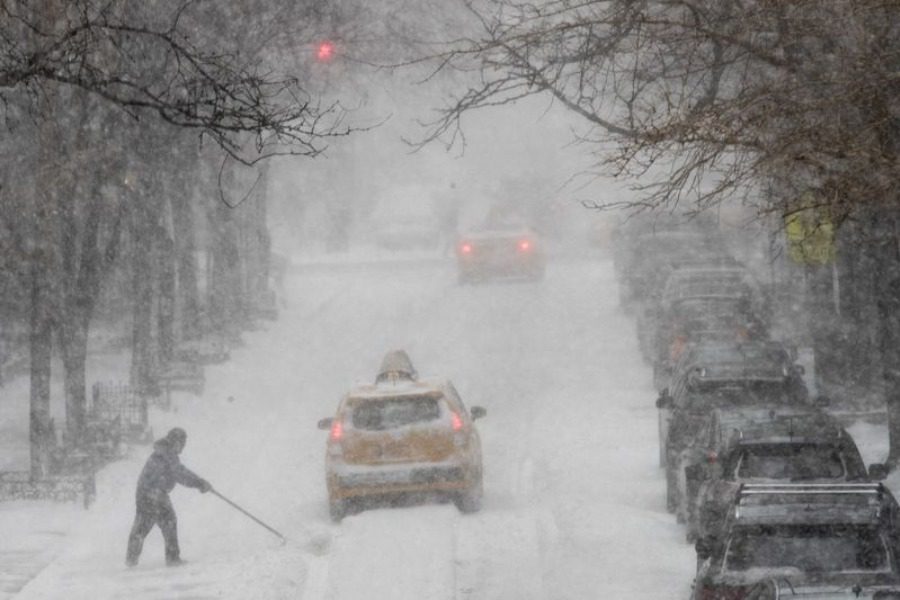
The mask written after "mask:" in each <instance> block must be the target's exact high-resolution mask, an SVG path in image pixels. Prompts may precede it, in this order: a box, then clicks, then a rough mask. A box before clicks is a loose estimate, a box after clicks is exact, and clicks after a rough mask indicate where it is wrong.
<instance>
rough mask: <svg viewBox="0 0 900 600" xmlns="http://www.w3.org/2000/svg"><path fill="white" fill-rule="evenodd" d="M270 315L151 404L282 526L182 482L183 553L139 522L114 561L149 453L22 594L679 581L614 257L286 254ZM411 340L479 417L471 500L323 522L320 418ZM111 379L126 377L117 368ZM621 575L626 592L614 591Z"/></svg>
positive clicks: (240, 594)
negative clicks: (483, 280) (134, 540)
mask: <svg viewBox="0 0 900 600" xmlns="http://www.w3.org/2000/svg"><path fill="white" fill-rule="evenodd" d="M286 287H287V290H286V292H287V293H286V306H285V308H284V309H283V310H282V313H281V317H280V319H279V321H278V322H276V323H268V324H266V325H265V326H264V330H260V331H256V332H252V333H248V334H246V335H245V340H246V345H245V347H243V348H240V349H238V350H236V351H234V352H233V353H232V360H231V361H230V362H228V363H227V364H224V365H220V366H214V367H210V368H208V370H207V387H206V391H205V393H204V395H203V396H202V397H193V396H183V397H179V398H178V399H177V402H176V406H177V411H173V412H170V413H156V414H154V429H155V430H156V431H157V433H161V432H164V431H165V430H166V429H167V428H168V427H170V426H173V425H176V424H177V425H180V426H182V427H184V428H185V429H186V430H187V431H188V435H189V439H188V444H187V448H186V449H185V451H184V453H183V455H182V459H183V461H184V462H185V464H187V465H188V466H189V467H191V468H193V469H194V470H195V471H197V472H198V473H200V474H201V475H202V476H204V477H206V478H207V479H209V480H210V481H211V482H212V483H213V485H215V486H216V489H217V490H219V491H221V492H222V493H223V494H225V495H227V496H229V497H231V498H232V499H233V500H235V501H237V502H239V503H240V504H242V505H244V506H245V507H247V508H248V509H249V510H251V511H252V512H254V513H255V514H258V515H259V516H260V517H262V518H263V519H264V520H266V521H267V522H269V523H270V524H271V525H273V526H274V527H275V528H277V529H279V530H281V531H282V532H284V533H285V535H286V536H287V537H288V538H289V539H290V542H289V543H288V544H286V545H284V546H282V545H280V543H279V541H278V539H277V538H275V537H274V536H272V535H271V534H269V533H267V532H266V531H265V530H263V529H262V528H260V527H258V526H257V525H255V524H253V523H252V522H250V521H249V520H247V519H246V518H245V517H243V516H242V515H240V514H238V513H236V512H235V511H234V510H232V509H231V508H229V507H228V506H227V505H225V504H224V503H223V502H221V501H220V500H218V499H217V498H215V497H213V496H212V495H209V494H208V495H201V494H199V493H197V492H196V491H194V490H187V489H179V490H176V492H175V493H174V495H173V500H174V503H175V506H176V508H177V510H178V514H179V519H180V521H179V533H180V538H181V541H182V554H183V555H184V557H185V558H186V559H187V560H188V561H190V562H189V564H188V565H187V566H186V567H181V568H178V569H166V568H165V567H163V566H162V565H163V559H162V543H161V540H160V536H159V534H158V533H157V532H155V531H154V532H153V533H151V534H150V536H149V538H148V541H147V544H146V546H145V549H144V555H143V557H142V562H141V565H140V566H139V567H137V568H136V569H133V570H128V569H126V568H125V567H124V564H123V560H124V547H125V541H126V537H127V534H128V529H129V527H130V525H131V519H132V516H133V492H134V483H135V480H136V477H137V474H138V472H139V470H140V468H141V465H142V463H143V460H144V459H145V458H146V456H147V453H148V452H149V448H139V449H137V450H135V452H134V453H133V456H132V457H130V458H129V459H128V460H125V461H121V462H119V463H116V464H114V465H111V466H110V467H108V468H107V469H105V470H104V471H103V472H102V473H101V474H100V478H99V480H98V486H99V499H98V502H97V504H95V505H94V506H93V507H92V509H91V510H90V511H87V512H82V513H79V514H78V518H79V520H80V522H79V523H78V524H77V526H76V527H74V528H73V529H72V530H71V531H70V533H69V535H68V536H67V537H66V538H65V543H64V546H63V547H64V549H63V551H62V552H61V553H59V554H58V555H57V556H56V558H55V559H54V560H53V561H52V563H51V564H50V565H49V566H48V567H47V568H46V569H44V570H43V571H42V572H40V574H38V575H37V576H36V577H35V578H34V579H33V580H32V581H31V582H30V583H28V585H26V586H25V587H24V588H23V589H22V590H21V591H20V592H19V593H18V595H16V596H15V598H17V599H21V600H31V599H38V598H54V599H55V598H67V599H68V598H71V599H73V600H77V599H85V600H88V599H89V600H100V599H106V598H110V599H112V598H134V599H148V600H149V599H151V598H153V599H156V598H159V599H162V598H167V599H172V598H179V599H200V598H241V599H244V598H260V599H271V598H301V599H305V600H320V599H331V600H349V599H357V598H360V599H361V598H366V599H369V598H373V599H382V598H383V599H390V600H405V599H410V600H412V599H415V600H433V599H434V600H444V599H446V600H463V599H465V600H476V599H478V600H481V599H504V600H506V599H509V600H520V599H528V598H533V599H536V600H540V599H554V600H555V599H560V600H581V599H584V600H587V599H591V600H594V599H598V598H618V597H626V596H627V597H628V598H636V599H637V598H645V599H648V600H650V599H653V600H658V599H666V598H683V597H685V596H686V595H687V594H688V590H689V587H690V581H691V576H692V571H693V566H694V555H693V549H692V548H691V547H690V546H688V545H687V544H686V543H685V541H684V531H683V529H682V528H681V527H680V526H677V525H676V524H675V521H674V518H673V517H671V516H670V515H668V514H667V513H666V511H665V507H664V494H663V490H664V481H663V477H662V473H661V471H660V470H659V469H658V468H657V467H656V457H657V450H656V415H655V408H654V407H653V400H654V396H655V394H654V392H653V389H652V387H651V381H650V373H649V370H648V369H647V367H645V366H644V365H643V364H642V362H641V360H640V358H639V355H638V351H637V346H636V340H635V336H634V330H633V327H634V326H633V322H632V320H631V319H629V318H626V317H625V316H624V315H623V314H622V313H621V311H620V310H619V309H618V307H617V303H616V297H617V296H616V286H615V281H614V279H613V274H612V267H611V264H610V263H609V262H607V261H602V260H587V259H585V260H581V261H561V262H555V263H552V264H551V265H550V267H549V269H548V272H547V277H546V279H545V280H544V281H543V282H542V283H540V284H531V283H496V284H488V285H480V286H472V287H460V286H457V285H456V283H455V274H454V271H453V268H452V265H451V264H444V263H442V262H439V261H420V262H416V263H409V264H400V263H398V264H396V265H394V266H391V265H381V266H378V265H368V266H365V267H362V266H353V265H344V266H341V267H340V268H334V269H309V268H307V269H296V270H295V271H293V273H292V275H291V277H290V278H289V279H288V281H287V282H286ZM394 348H405V349H406V350H407V351H408V352H409V354H410V356H411V357H412V359H413V361H414V363H415V364H416V366H417V367H418V369H419V371H420V373H422V374H440V375H444V374H445V375H447V376H449V377H450V378H451V379H452V380H453V381H454V383H455V384H456V387H457V388H458V389H459V391H460V394H461V395H462V397H463V399H464V400H465V401H466V402H467V403H468V404H469V405H470V406H472V405H482V406H484V407H486V408H487V411H488V416H487V418H485V419H483V420H480V421H478V427H479V430H480V432H481V437H482V445H483V452H484V461H485V501H484V509H483V510H482V512H480V513H478V514H475V515H460V514H459V513H458V512H457V511H456V509H455V508H454V507H453V505H452V504H447V505H416V506H410V507H404V508H398V509H390V508H383V509H376V510H371V511H367V512H362V513H360V514H357V515H354V516H351V517H348V518H347V519H345V520H344V522H343V523H341V524H340V525H333V524H331V523H330V521H329V520H328V511H327V506H326V494H325V486H324V475H323V450H324V442H325V439H324V433H323V432H321V431H319V430H318V429H316V421H317V420H318V419H319V418H321V417H325V416H330V415H331V413H332V412H333V410H334V408H335V406H336V403H337V400H338V398H339V396H340V394H341V393H342V392H343V391H344V390H346V389H347V388H348V387H349V386H351V385H352V384H353V383H354V382H359V381H369V380H371V379H372V378H373V376H374V373H375V369H376V367H377V366H378V364H379V361H380V359H381V357H382V355H383V353H384V352H385V351H387V350H390V349H394ZM123 375H124V374H123ZM626 591H627V594H626V593H625V592H626Z"/></svg>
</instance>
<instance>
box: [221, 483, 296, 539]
mask: <svg viewBox="0 0 900 600" xmlns="http://www.w3.org/2000/svg"><path fill="white" fill-rule="evenodd" d="M209 491H210V492H212V493H213V494H215V495H216V496H218V497H219V498H221V499H222V500H224V501H225V502H227V503H228V504H230V505H231V506H232V507H233V508H236V509H237V510H239V511H241V512H242V513H244V514H245V515H247V516H248V517H250V518H251V519H253V520H254V521H255V522H256V523H257V524H258V525H262V526H263V527H265V528H266V529H268V530H269V531H271V532H272V533H274V534H275V535H277V536H278V537H279V538H281V543H282V545H284V544H286V543H287V538H286V537H284V536H283V535H281V534H280V533H279V532H278V531H276V530H275V529H274V528H273V527H269V526H268V525H266V524H265V523H263V522H262V521H260V520H259V519H257V518H256V517H254V516H253V515H251V514H250V513H249V512H247V511H246V510H244V509H243V508H241V507H240V506H238V505H237V504H235V503H234V502H232V501H231V500H229V499H228V498H226V497H225V496H223V495H222V494H220V493H219V492H217V491H216V490H215V489H213V488H210V489H209Z"/></svg>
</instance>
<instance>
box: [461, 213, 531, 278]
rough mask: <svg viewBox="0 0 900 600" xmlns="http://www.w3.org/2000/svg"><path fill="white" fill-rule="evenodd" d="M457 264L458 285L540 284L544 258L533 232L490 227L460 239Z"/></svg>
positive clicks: (518, 226)
mask: <svg viewBox="0 0 900 600" xmlns="http://www.w3.org/2000/svg"><path fill="white" fill-rule="evenodd" d="M456 264H457V267H458V275H459V282H460V283H472V282H475V281H484V280H487V279H496V278H523V279H531V280H540V279H542V278H543V277H544V270H545V265H546V258H545V255H544V248H543V244H542V242H541V240H540V238H539V237H538V235H537V234H536V233H535V232H534V231H532V230H530V229H529V228H527V227H525V226H522V225H517V224H506V225H498V224H492V225H490V226H486V227H485V228H482V229H480V230H477V231H472V232H470V233H468V234H466V235H463V236H462V237H461V238H460V239H459V241H458V243H457V245H456Z"/></svg>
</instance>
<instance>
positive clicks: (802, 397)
mask: <svg viewBox="0 0 900 600" xmlns="http://www.w3.org/2000/svg"><path fill="white" fill-rule="evenodd" d="M801 374H802V368H801V367H799V366H797V365H795V364H794V363H793V360H792V358H791V354H790V352H788V350H787V349H786V348H785V347H784V345H783V344H780V343H778V342H740V343H735V342H704V343H700V344H695V345H692V346H690V347H689V348H688V349H686V350H685V351H684V352H683V353H682V356H681V357H680V358H679V360H678V362H677V363H676V366H675V368H674V369H673V374H672V378H671V385H669V386H668V387H667V388H665V389H664V390H663V391H662V392H661V393H660V396H659V398H657V400H656V407H657V408H658V409H659V413H658V419H659V460H660V466H663V467H664V466H666V455H667V444H668V438H669V428H670V423H671V422H672V420H673V418H675V417H676V416H677V415H679V414H680V415H681V416H680V417H679V418H681V419H684V420H685V423H684V424H683V426H684V427H687V429H686V432H685V433H684V435H686V436H688V437H687V438H684V439H690V437H691V436H693V435H694V434H695V433H696V432H698V431H699V430H700V427H701V426H702V424H703V422H704V421H703V419H704V418H708V417H709V416H710V414H711V413H710V411H711V410H712V409H713V408H715V407H717V406H722V405H726V404H729V403H731V404H733V405H735V406H741V405H748V406H751V405H754V404H761V403H778V404H808V401H809V392H808V390H807V389H806V385H805V384H804V382H803V379H802V376H801ZM694 413H696V415H695V416H696V417H698V419H699V420H697V421H696V423H694V425H690V426H689V425H688V423H687V421H688V420H690V419H691V418H692V415H694Z"/></svg>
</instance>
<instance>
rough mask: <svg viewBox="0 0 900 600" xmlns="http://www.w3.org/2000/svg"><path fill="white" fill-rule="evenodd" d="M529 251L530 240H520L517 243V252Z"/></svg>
mask: <svg viewBox="0 0 900 600" xmlns="http://www.w3.org/2000/svg"><path fill="white" fill-rule="evenodd" d="M529 250H531V240H520V241H519V251H520V252H528V251H529Z"/></svg>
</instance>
